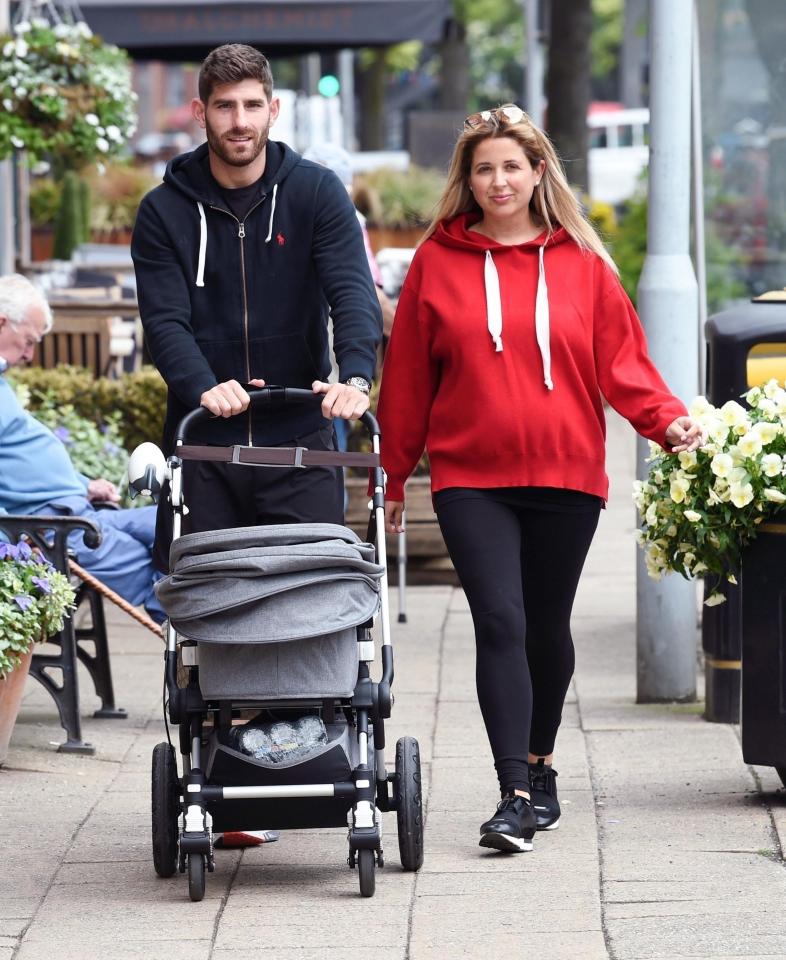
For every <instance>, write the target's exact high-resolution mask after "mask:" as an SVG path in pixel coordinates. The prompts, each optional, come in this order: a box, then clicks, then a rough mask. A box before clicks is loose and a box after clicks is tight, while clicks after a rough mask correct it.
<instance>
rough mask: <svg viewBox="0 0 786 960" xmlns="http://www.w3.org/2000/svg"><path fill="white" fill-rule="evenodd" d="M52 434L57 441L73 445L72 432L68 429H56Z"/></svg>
mask: <svg viewBox="0 0 786 960" xmlns="http://www.w3.org/2000/svg"><path fill="white" fill-rule="evenodd" d="M52 432H53V433H54V435H55V436H56V437H57V439H58V440H61V441H62V442H63V443H66V444H68V443H71V431H70V430H69V429H68V427H56V428H55V429H54V430H53V431H52Z"/></svg>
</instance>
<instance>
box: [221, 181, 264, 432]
mask: <svg viewBox="0 0 786 960" xmlns="http://www.w3.org/2000/svg"><path fill="white" fill-rule="evenodd" d="M266 197H267V194H266V193H264V194H262V196H261V197H260V198H259V200H257V202H256V203H255V204H254V205H253V206H252V207H251V208H250V209H249V210H248V211H247V212H246V215H245V217H244V218H243V219H242V220H239V219H238V218H237V217H236V216H235V215H234V213H231V212H230V211H229V210H225V209H224V208H223V207H214V206H212V205H211V207H210V209H211V210H217V211H218V212H219V213H225V214H226V215H227V216H228V217H232V219H233V220H234V221H235V223H236V224H237V238H238V240H239V241H240V277H241V282H242V287H243V346H244V347H245V352H246V383H248V381H249V380H250V379H251V348H250V346H249V342H248V290H247V289H246V253H245V243H244V240H245V238H246V220H248V218H249V217H250V216H251V214H252V213H253V212H254V210H256V208H257V207H258V206H259V205H260V204H261V203H264V201H265V198H266ZM248 445H249V447H253V446H254V443H253V438H252V436H251V411H250V410H249V411H248Z"/></svg>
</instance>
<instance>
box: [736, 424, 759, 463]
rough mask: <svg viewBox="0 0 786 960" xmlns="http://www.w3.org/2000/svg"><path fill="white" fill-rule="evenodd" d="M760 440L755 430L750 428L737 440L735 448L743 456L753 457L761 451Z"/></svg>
mask: <svg viewBox="0 0 786 960" xmlns="http://www.w3.org/2000/svg"><path fill="white" fill-rule="evenodd" d="M761 446H762V440H761V436H760V435H759V434H758V432H757V431H754V430H751V431H750V433H746V434H745V435H744V436H742V437H740V439H739V440H738V441H737V448H738V449H739V451H740V453H741V454H742V455H743V457H755V456H756V455H757V454H759V453H761Z"/></svg>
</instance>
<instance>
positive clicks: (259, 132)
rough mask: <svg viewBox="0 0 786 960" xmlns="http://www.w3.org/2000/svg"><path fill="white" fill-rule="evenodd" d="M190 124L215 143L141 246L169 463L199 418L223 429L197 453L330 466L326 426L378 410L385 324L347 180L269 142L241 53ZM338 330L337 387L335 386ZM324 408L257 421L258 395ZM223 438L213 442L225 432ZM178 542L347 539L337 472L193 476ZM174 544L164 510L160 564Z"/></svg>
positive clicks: (156, 214)
mask: <svg viewBox="0 0 786 960" xmlns="http://www.w3.org/2000/svg"><path fill="white" fill-rule="evenodd" d="M192 111H193V114H194V118H195V119H196V121H197V122H198V123H199V125H200V126H201V127H202V128H203V129H204V130H205V134H206V138H207V142H206V143H205V144H202V145H201V146H199V147H197V148H196V149H195V150H194V151H192V152H191V153H187V154H183V155H181V156H178V157H175V158H174V159H173V160H172V161H170V163H169V164H168V166H167V169H166V173H165V174H164V182H163V183H162V184H160V185H159V186H158V187H156V188H155V189H154V190H153V191H152V192H151V193H149V194H148V195H147V196H146V197H145V198H144V200H143V201H142V204H141V205H140V208H139V214H138V217H137V222H136V226H135V228H134V235H133V240H132V245H131V253H132V256H133V259H134V266H135V270H136V276H137V288H138V297H139V307H140V314H141V318H142V324H143V327H144V332H145V341H146V344H147V348H148V350H149V352H150V356H151V358H152V360H153V362H154V363H155V365H156V366H157V368H158V369H159V371H160V372H161V375H162V376H163V378H164V380H165V381H166V383H167V387H168V395H167V412H166V421H165V426H164V449H165V452H166V453H167V454H169V453H171V452H172V448H173V432H174V429H175V425H176V424H177V423H178V422H179V421H180V420H181V419H182V417H183V416H184V415H185V414H186V413H188V412H189V410H192V409H194V408H196V407H198V406H203V407H206V408H207V409H208V410H209V411H210V412H211V413H213V414H214V415H215V416H216V417H222V418H225V417H234V420H233V422H231V423H225V424H219V425H216V424H211V423H207V424H202V425H200V426H199V427H198V429H197V430H195V437H194V439H195V441H196V442H199V443H203V444H215V445H224V444H226V443H243V444H248V445H255V446H257V445H264V446H302V447H307V448H308V449H310V450H334V449H335V440H334V431H333V426H332V424H331V422H330V421H331V420H332V419H333V418H335V417H342V418H344V419H357V418H358V417H360V416H362V414H363V413H364V412H365V411H366V410H367V409H368V406H369V400H368V394H369V390H370V382H371V378H372V376H373V373H374V363H375V356H376V348H377V345H378V343H379V341H380V338H381V334H382V319H381V314H380V309H379V304H378V300H377V297H376V294H375V290H374V284H373V281H372V279H371V275H370V273H369V269H368V265H367V261H366V257H365V252H364V246H363V238H362V234H361V230H360V226H359V224H358V222H357V218H356V215H355V210H354V207H353V205H352V201H351V200H350V198H349V196H348V195H347V192H346V190H345V189H344V187H343V185H342V184H341V182H340V181H339V179H338V177H336V175H335V174H334V173H332V172H331V171H330V170H327V169H326V168H325V167H322V166H320V165H319V164H316V163H311V162H309V161H307V160H303V159H302V157H300V156H299V155H298V154H297V153H295V152H294V151H293V150H292V149H291V148H290V147H288V146H287V145H286V144H284V143H279V142H275V141H271V140H269V132H270V128H271V126H272V125H273V124H274V123H275V121H276V118H277V116H278V112H279V101H278V98H276V97H275V96H274V94H273V78H272V75H271V71H270V65H269V64H268V61H267V59H266V58H265V57H264V56H263V55H262V54H261V53H259V52H258V51H257V50H255V49H253V48H252V47H249V46H246V45H244V44H226V45H224V46H221V47H218V48H217V49H215V50H213V51H212V52H211V53H210V54H209V55H208V57H207V58H206V60H205V61H204V63H203V64H202V68H201V70H200V74H199V97H198V98H196V99H194V101H193V102H192ZM328 314H330V315H331V316H332V319H333V328H334V339H333V348H334V352H335V355H336V360H337V362H338V367H339V380H340V382H339V383H335V384H328V383H327V382H326V381H327V377H328V374H329V370H330V359H329V349H328V332H327V320H328ZM265 384H268V385H284V386H290V387H301V388H310V389H312V390H313V392H314V393H315V394H324V400H323V402H322V405H321V408H317V406H316V405H315V406H314V407H313V408H312V407H311V406H297V407H294V408H293V407H292V406H288V407H281V408H279V409H276V408H275V407H274V406H272V407H271V406H267V407H266V408H265V409H264V410H263V409H261V408H253V409H248V407H249V394H248V388H249V387H262V386H264V385H265ZM217 426H218V427H222V429H220V431H219V430H217V429H216V427H217ZM184 482H185V484H186V485H187V486H188V489H189V491H190V497H189V503H190V512H189V513H188V515H187V516H186V517H184V523H183V529H182V532H183V533H195V532H201V531H206V530H215V529H224V528H234V527H240V526H253V525H257V524H270V523H304V522H331V523H343V481H342V474H341V471H340V470H339V469H337V468H336V467H316V468H312V469H309V470H298V469H297V468H273V469H266V468H262V469H253V470H249V469H246V468H244V467H242V466H241V465H239V464H233V463H218V462H215V463H214V462H204V461H200V462H194V461H191V462H187V463H186V464H184ZM171 540H172V518H171V511H170V510H169V507H168V504H167V503H166V496H164V497H162V498H161V500H160V502H159V510H158V515H157V526H156V553H155V557H156V562H157V564H158V566H159V567H160V569H161V570H162V571H167V570H168V566H169V565H168V554H169V546H170V543H171Z"/></svg>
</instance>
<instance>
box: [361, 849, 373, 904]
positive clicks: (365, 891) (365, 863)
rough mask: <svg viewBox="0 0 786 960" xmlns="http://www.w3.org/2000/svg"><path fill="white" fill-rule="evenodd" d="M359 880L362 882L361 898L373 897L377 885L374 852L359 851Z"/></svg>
mask: <svg viewBox="0 0 786 960" xmlns="http://www.w3.org/2000/svg"><path fill="white" fill-rule="evenodd" d="M358 880H360V896H361V897H373V896H374V890H375V888H376V884H377V877H376V864H375V863H374V851H373V850H358Z"/></svg>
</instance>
